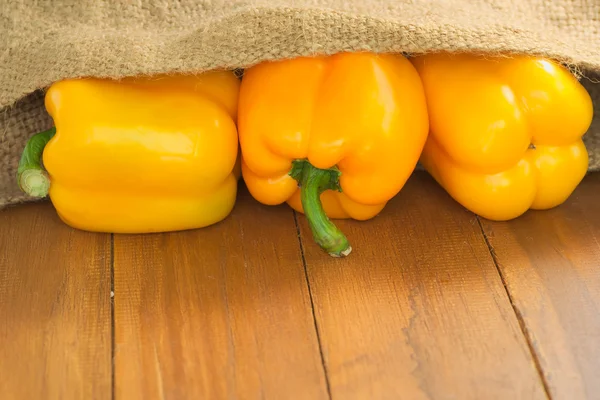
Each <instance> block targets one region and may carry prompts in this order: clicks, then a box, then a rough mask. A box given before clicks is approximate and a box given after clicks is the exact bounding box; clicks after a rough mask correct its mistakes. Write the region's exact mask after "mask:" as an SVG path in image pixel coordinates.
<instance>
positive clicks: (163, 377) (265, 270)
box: [114, 190, 327, 400]
mask: <svg viewBox="0 0 600 400" xmlns="http://www.w3.org/2000/svg"><path fill="white" fill-rule="evenodd" d="M114 300H115V321H116V326H115V334H116V347H115V363H116V364H115V368H116V369H115V383H116V398H117V399H127V400H133V399H154V398H168V399H182V398H189V399H229V398H243V399H255V398H256V399H257V398H267V399H297V398H298V399H324V398H327V388H326V383H325V374H324V370H323V365H322V361H321V357H320V352H319V346H318V341H317V336H316V330H315V326H314V319H313V315H312V308H311V304H310V297H309V295H308V287H307V283H306V276H305V271H304V268H303V265H302V261H301V252H300V246H299V241H298V236H297V231H296V228H295V225H294V220H293V213H292V212H291V210H290V209H288V208H286V207H266V206H261V205H259V204H258V203H257V202H256V201H254V200H253V199H252V198H251V197H250V195H249V194H248V192H247V191H246V190H243V191H242V192H241V193H240V197H239V199H238V202H237V205H236V208H235V209H234V211H233V213H232V214H231V215H230V216H229V217H228V218H227V219H225V220H224V221H222V222H221V223H219V224H217V225H214V226H212V227H208V228H204V229H199V230H194V231H188V232H178V233H169V234H154V235H144V236H118V235H117V236H115V298H114Z"/></svg>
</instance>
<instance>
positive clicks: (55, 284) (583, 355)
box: [0, 172, 600, 400]
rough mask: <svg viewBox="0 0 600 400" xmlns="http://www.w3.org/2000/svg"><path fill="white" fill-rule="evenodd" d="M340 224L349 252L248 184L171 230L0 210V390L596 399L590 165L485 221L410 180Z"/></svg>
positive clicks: (46, 207) (29, 396)
mask: <svg viewBox="0 0 600 400" xmlns="http://www.w3.org/2000/svg"><path fill="white" fill-rule="evenodd" d="M338 224H339V226H340V228H341V229H343V231H344V232H346V234H347V235H348V238H349V239H350V241H351V242H352V244H353V247H354V251H353V253H352V254H351V256H350V257H349V258H346V259H333V258H330V257H329V256H327V255H326V254H324V253H323V252H321V251H320V249H318V248H317V247H316V245H314V244H313V242H312V238H311V235H310V232H309V230H308V226H307V224H306V221H305V219H304V217H303V216H302V215H295V214H294V213H293V212H292V211H291V209H289V208H288V207H287V206H280V207H267V206H263V205H260V204H258V203H257V202H256V201H254V200H253V199H252V198H251V197H250V196H249V194H248V193H247V191H246V190H245V189H244V190H242V192H241V193H240V197H239V201H238V204H237V205H236V208H235V210H234V211H233V213H232V214H231V216H230V217H229V218H227V219H226V220H224V221H223V222H222V223H219V224H217V225H214V226H212V227H209V228H206V229H201V230H196V231H189V232H178V233H170V234H151V235H140V236H134V235H109V234H94V233H88V232H81V231H77V230H73V229H71V228H69V227H67V226H65V225H64V224H63V223H61V222H60V221H59V219H58V218H57V216H56V214H55V212H54V210H53V208H52V207H51V205H50V204H49V203H38V204H27V205H22V206H17V207H10V208H8V209H5V210H3V211H0V248H1V251H0V393H1V395H0V398H1V399H2V400H13V399H18V400H37V399H44V400H47V399H62V400H67V399H111V398H116V399H127V400H134V399H145V400H149V399H278V400H279V399H286V400H287V399H311V400H313V399H314V400H317V399H328V398H333V399H461V400H462V399H543V398H547V397H550V398H553V399H569V400H576V399H598V398H600V245H599V238H600V174H598V175H590V176H588V177H587V178H586V180H585V181H584V183H583V184H582V185H581V186H580V187H579V189H578V190H577V191H576V193H575V194H574V195H573V196H572V197H571V199H570V200H569V201H568V203H567V204H565V205H563V206H561V207H559V208H556V209H554V210H551V211H546V212H529V213H527V214H526V215H524V216H523V217H521V218H519V219H517V220H514V221H511V222H507V223H493V222H489V221H486V220H482V219H479V218H477V217H475V216H474V215H473V214H471V213H470V212H468V211H466V210H464V209H463V208H462V207H460V206H459V205H458V204H456V203H455V202H454V201H452V200H451V199H450V197H449V196H448V195H446V194H445V192H443V191H442V190H441V189H440V188H439V187H438V186H437V184H435V183H434V182H433V180H432V179H431V178H429V177H428V176H427V175H425V174H424V173H420V172H419V173H416V174H415V175H414V176H413V177H412V178H411V180H410V181H409V183H408V185H407V186H406V188H405V189H404V190H403V191H402V192H401V193H400V194H399V195H398V196H397V197H396V198H395V199H394V200H393V201H392V202H391V203H390V204H389V206H388V207H387V208H386V209H385V210H384V212H383V213H382V214H381V215H380V216H378V217H377V218H376V219H374V220H372V221H368V222H355V221H342V222H338ZM113 294H114V297H113Z"/></svg>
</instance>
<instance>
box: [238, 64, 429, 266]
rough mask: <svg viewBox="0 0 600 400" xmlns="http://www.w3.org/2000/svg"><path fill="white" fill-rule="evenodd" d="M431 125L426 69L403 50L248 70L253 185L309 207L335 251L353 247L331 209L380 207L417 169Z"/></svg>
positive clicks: (368, 214) (356, 212) (275, 200)
mask: <svg viewBox="0 0 600 400" xmlns="http://www.w3.org/2000/svg"><path fill="white" fill-rule="evenodd" d="M427 132H428V119H427V106H426V102H425V96H424V92H423V88H422V85H421V82H420V79H419V76H418V74H417V72H416V70H415V68H414V67H413V66H412V65H411V63H410V62H409V61H408V60H407V59H406V58H404V57H403V56H401V55H375V54H371V53H342V54H336V55H333V56H326V57H311V58H309V57H307V58H296V59H292V60H283V61H277V62H264V63H261V64H259V65H256V66H254V67H252V68H250V69H248V70H246V71H245V73H244V76H243V79H242V85H241V88H240V99H239V112H238V133H239V138H240V145H241V153H242V174H243V178H244V181H245V182H246V185H247V187H248V189H249V191H250V193H251V194H252V196H253V197H254V198H255V199H257V200H258V201H259V202H261V203H264V204H267V205H277V204H282V203H284V202H287V204H288V205H289V206H291V207H292V208H293V209H295V210H296V211H298V212H301V213H304V214H305V215H306V217H307V219H308V222H309V226H310V228H311V230H312V234H313V237H314V239H315V241H316V242H317V243H318V244H319V245H320V246H321V248H323V249H324V250H325V251H327V252H328V253H329V254H330V255H332V256H345V255H348V254H349V253H350V251H351V250H352V247H351V246H350V244H349V242H348V240H347V238H346V237H345V235H344V234H343V233H342V232H341V231H340V230H339V229H338V228H337V227H336V226H335V225H334V224H333V223H332V222H331V220H330V218H352V219H355V220H367V219H370V218H373V217H374V216H375V215H377V214H378V213H379V212H380V211H381V210H382V209H383V208H384V207H385V205H386V203H387V202H388V201H389V200H390V199H391V198H392V197H393V196H395V195H396V194H397V193H398V192H399V191H400V190H401V188H402V187H403V185H404V184H405V182H406V180H407V179H408V177H409V176H410V175H411V173H412V171H413V170H414V167H415V166H416V164H417V162H418V159H419V155H420V153H421V150H422V148H423V145H424V143H425V140H426V137H427Z"/></svg>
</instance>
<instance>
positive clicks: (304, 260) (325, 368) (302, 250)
mask: <svg viewBox="0 0 600 400" xmlns="http://www.w3.org/2000/svg"><path fill="white" fill-rule="evenodd" d="M293 213H294V225H295V227H296V235H298V246H299V247H300V256H301V257H302V266H303V267H304V277H305V278H306V289H307V290H308V296H309V298H310V308H311V311H312V317H313V322H314V324H315V334H316V335H317V343H318V344H319V355H320V356H321V364H322V365H323V375H324V376H325V385H326V387H327V396H328V397H329V399H330V400H331V398H332V397H331V384H330V383H329V373H328V371H327V362H326V361H325V355H324V354H323V343H322V342H321V333H320V332H319V322H318V321H317V315H316V310H315V302H314V299H313V294H312V289H311V287H310V279H309V278H308V270H307V267H306V257H305V256H304V243H303V241H302V233H301V232H300V224H298V213H297V212H296V211H293Z"/></svg>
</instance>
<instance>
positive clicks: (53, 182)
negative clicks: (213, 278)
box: [18, 71, 241, 233]
mask: <svg viewBox="0 0 600 400" xmlns="http://www.w3.org/2000/svg"><path fill="white" fill-rule="evenodd" d="M239 85H240V80H239V79H238V78H237V77H236V76H235V75H234V74H233V73H232V72H228V71H211V72H207V73H204V74H200V75H187V76H184V75H174V76H166V75H165V76H154V77H137V78H127V79H122V80H108V79H96V78H89V79H87V78H86V79H70V80H64V81H60V82H56V83H54V84H53V85H52V86H51V87H50V88H49V89H48V91H47V93H46V97H45V104H46V109H47V110H48V113H49V114H50V115H51V116H52V118H53V120H54V124H55V127H54V128H52V129H50V130H49V131H46V132H42V133H39V134H37V135H35V136H33V137H32V138H31V139H30V141H29V142H28V143H27V145H26V147H25V150H24V152H23V155H22V158H21V161H20V164H19V168H18V182H19V185H20V187H21V189H22V190H23V191H25V192H26V193H28V194H30V195H32V196H36V197H45V196H46V195H49V197H50V199H51V201H52V203H53V205H54V206H55V208H56V211H57V213H58V215H59V216H60V218H61V219H62V220H63V221H64V222H65V223H66V224H68V225H70V226H72V227H75V228H79V229H82V230H87V231H98V232H115V233H144V232H164V231H177V230H185V229H193V228H201V227H205V226H207V225H211V224H214V223H216V222H219V221H221V220H222V219H224V218H225V217H227V216H228V215H229V213H230V212H231V210H232V208H233V206H234V203H235V200H236V196H237V179H236V178H237V177H236V170H237V174H238V177H239V174H240V167H241V160H240V159H239V157H238V155H239V151H238V149H239V146H238V136H237V127H236V118H237V106H238V95H239ZM40 161H43V167H42V166H41V165H40ZM236 163H237V165H236ZM44 169H45V170H44Z"/></svg>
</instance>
